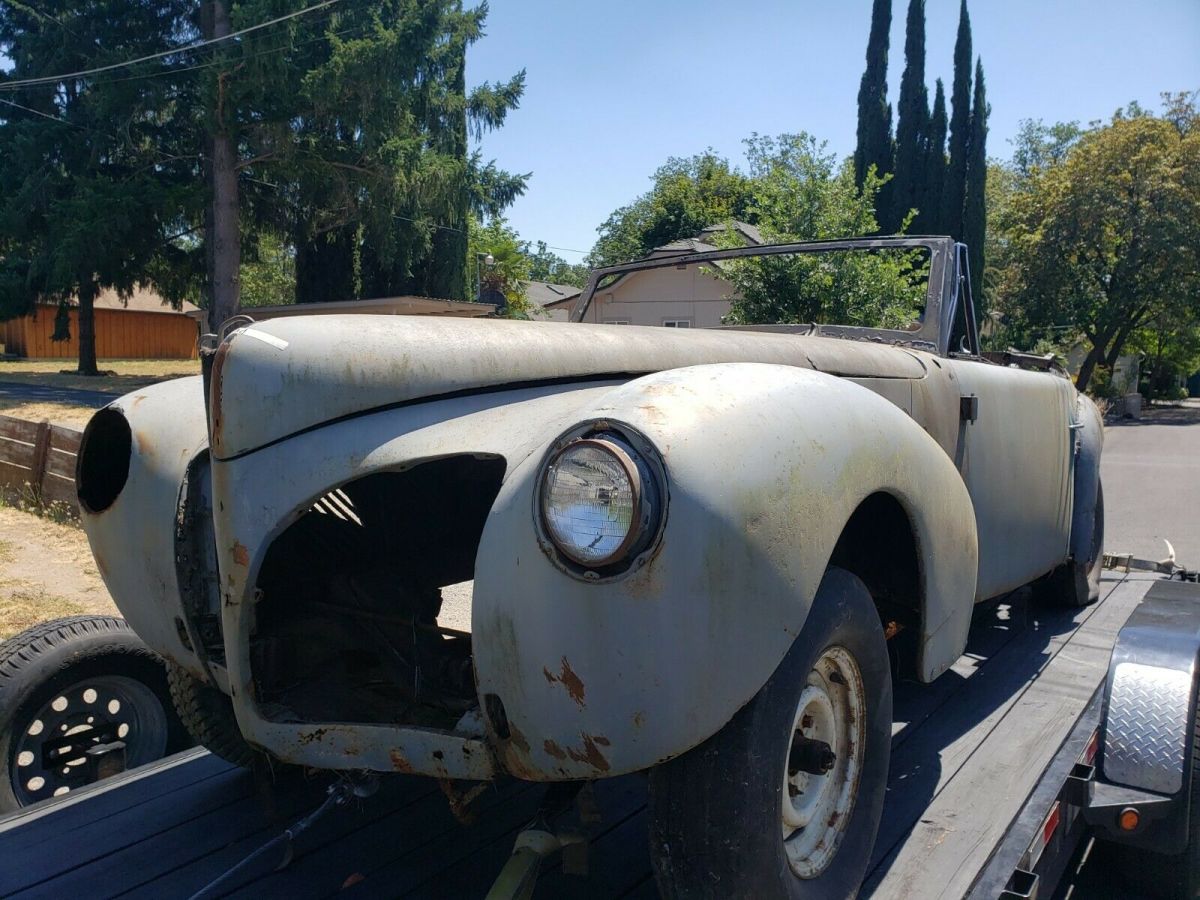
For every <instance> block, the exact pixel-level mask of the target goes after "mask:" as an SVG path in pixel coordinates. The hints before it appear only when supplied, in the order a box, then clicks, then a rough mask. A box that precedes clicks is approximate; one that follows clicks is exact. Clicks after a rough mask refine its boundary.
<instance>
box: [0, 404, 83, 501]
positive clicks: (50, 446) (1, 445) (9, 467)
mask: <svg viewBox="0 0 1200 900" xmlns="http://www.w3.org/2000/svg"><path fill="white" fill-rule="evenodd" d="M81 437H82V434H81V433H80V432H78V431H75V430H74V429H71V428H63V427H61V426H59V425H51V424H50V423H49V422H29V421H26V420H25V419H15V418H13V417H12V416H0V486H5V487H12V488H17V489H18V490H20V489H27V488H33V489H34V491H35V492H36V493H37V495H38V496H39V497H40V498H41V500H42V502H43V503H51V502H54V501H56V500H57V501H61V502H63V503H66V504H68V505H70V507H71V508H72V509H73V510H75V512H77V513H78V512H79V499H78V497H77V496H76V494H75V457H76V455H77V454H78V453H79V441H80V438H81Z"/></svg>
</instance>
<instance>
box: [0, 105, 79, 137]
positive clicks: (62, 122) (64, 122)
mask: <svg viewBox="0 0 1200 900" xmlns="http://www.w3.org/2000/svg"><path fill="white" fill-rule="evenodd" d="M0 103H7V104H8V105H9V106H15V107H16V108H17V109H21V110H24V111H25V112H27V113H33V114H34V115H35V116H41V117H42V118H43V119H49V120H50V121H51V122H58V123H59V124H60V125H69V126H70V127H72V128H79V129H82V130H83V131H91V129H90V128H84V127H83V126H82V125H76V124H75V123H74V122H68V121H67V120H66V119H64V118H62V117H61V116H52V115H50V113H44V112H42V111H41V110H40V109H30V108H29V107H28V106H22V105H21V104H20V103H13V102H12V101H11V100H5V99H4V98H3V97H0Z"/></svg>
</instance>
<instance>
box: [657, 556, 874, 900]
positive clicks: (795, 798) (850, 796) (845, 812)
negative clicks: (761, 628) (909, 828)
mask: <svg viewBox="0 0 1200 900" xmlns="http://www.w3.org/2000/svg"><path fill="white" fill-rule="evenodd" d="M835 673H836V674H835ZM856 697H857V699H855V698H856ZM826 710H828V712H826ZM847 713H849V715H848V714H847ZM806 723H807V724H806ZM891 724H892V679H891V672H890V667H889V660H888V650H887V645H886V642H885V641H884V637H883V629H882V628H881V627H880V624H879V615H878V613H877V611H876V609H875V604H874V602H873V601H872V599H871V595H870V593H869V592H868V591H867V589H866V587H865V585H863V583H862V582H861V581H860V580H859V579H858V578H856V577H855V576H853V575H851V574H850V573H848V572H845V571H843V570H841V569H836V568H830V569H829V570H827V571H826V573H825V577H824V579H822V581H821V586H820V588H819V589H818V591H817V596H816V598H815V599H814V600H813V604H812V609H811V610H810V611H809V614H808V619H807V621H806V622H805V624H804V628H803V629H802V630H801V632H800V635H799V636H798V637H797V638H796V640H795V642H794V643H793V644H792V647H791V649H790V650H789V651H788V653H787V655H786V656H785V657H784V658H783V661H782V662H781V663H780V664H779V667H778V668H777V669H776V670H775V672H774V674H772V676H771V678H770V679H769V680H768V681H767V683H766V684H765V685H763V687H762V688H761V689H760V690H759V692H758V693H757V694H756V695H755V696H754V697H753V698H752V699H751V700H750V702H749V703H747V704H746V706H744V707H743V708H742V709H741V710H739V711H738V713H737V714H736V715H735V716H734V717H733V719H732V720H730V722H729V723H728V724H727V725H726V726H725V727H724V728H722V729H721V731H719V732H718V733H717V734H715V735H714V736H713V737H711V738H709V739H708V740H707V741H705V742H704V743H703V744H701V745H700V746H698V747H696V748H694V749H692V750H690V751H689V752H687V753H685V754H684V755H683V756H681V757H679V758H677V759H674V760H671V761H670V762H667V763H664V764H663V765H660V766H658V767H656V768H654V769H652V770H651V771H650V803H649V813H650V852H651V856H652V858H653V860H654V867H655V874H656V878H657V882H658V888H659V891H660V892H661V894H662V895H663V896H664V897H689V898H690V897H721V898H801V897H803V898H805V900H810V898H845V897H850V896H853V895H854V894H855V893H856V892H857V890H858V888H859V885H860V884H861V882H862V879H863V876H864V875H865V873H866V869H867V864H868V862H869V859H870V855H871V850H872V848H873V847H874V843H875V833H876V831H877V830H878V828H879V820H880V815H881V813H882V809H883V798H884V791H885V788H886V787H887V773H888V760H889V757H890V753H891ZM810 735H811V736H812V737H810ZM817 739H820V740H821V741H822V742H824V743H825V744H826V745H827V747H828V748H829V749H830V750H832V751H834V753H833V756H834V761H831V760H829V759H828V758H826V760H825V762H824V763H816V764H813V763H804V764H803V765H805V766H807V768H798V767H797V762H796V760H797V759H798V758H800V756H799V755H798V753H797V752H796V751H797V750H800V751H804V752H806V753H807V752H808V751H810V750H814V749H815V748H816V747H817V746H819V745H817V744H816V743H814V742H815V741H816V740H817ZM816 752H817V753H820V752H821V751H820V750H816ZM803 758H805V759H811V757H808V756H805V757H803ZM825 766H832V768H828V769H827V770H826V773H825V774H821V773H820V772H819V771H818V769H821V768H824V767H825ZM785 785H786V788H785ZM798 822H804V823H805V824H803V825H801V826H797V825H796V823H798ZM814 829H815V830H814ZM828 848H831V849H828ZM801 872H804V873H805V874H803V875H802V874H801Z"/></svg>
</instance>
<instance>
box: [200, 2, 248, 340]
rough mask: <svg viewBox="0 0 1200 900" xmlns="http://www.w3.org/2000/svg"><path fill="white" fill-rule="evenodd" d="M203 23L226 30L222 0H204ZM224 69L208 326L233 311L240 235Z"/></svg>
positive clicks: (213, 164) (214, 167)
mask: <svg viewBox="0 0 1200 900" xmlns="http://www.w3.org/2000/svg"><path fill="white" fill-rule="evenodd" d="M206 6H207V9H206V10H204V15H203V16H202V21H203V24H204V25H206V26H209V27H210V28H211V32H212V33H211V34H210V35H207V36H208V37H216V38H219V37H224V36H225V35H227V34H229V33H230V25H229V10H228V9H227V8H226V5H225V0H207V3H206ZM226 77H227V73H224V72H222V73H220V74H219V75H218V76H217V79H218V88H217V109H216V110H215V114H214V116H213V122H214V128H213V133H212V135H211V138H210V149H211V158H210V160H209V177H210V179H211V182H210V185H209V190H210V194H211V199H210V201H209V202H210V216H209V217H206V218H207V221H208V224H209V225H210V229H209V232H208V234H207V236H206V237H207V240H208V242H209V244H210V246H211V248H212V250H211V252H210V253H209V254H208V282H209V292H210V296H211V298H212V307H211V308H210V309H209V313H208V322H209V326H210V327H211V328H212V329H214V330H216V329H218V328H220V327H221V323H222V322H224V321H225V320H226V319H228V318H230V317H231V316H235V315H237V312H238V308H239V301H240V289H241V283H240V280H239V270H240V268H241V235H240V229H239V223H238V183H237V151H236V149H235V148H234V142H233V136H232V134H231V133H230V128H229V126H228V124H227V116H226V111H225V108H224V97H225V79H226Z"/></svg>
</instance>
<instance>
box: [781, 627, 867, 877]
mask: <svg viewBox="0 0 1200 900" xmlns="http://www.w3.org/2000/svg"><path fill="white" fill-rule="evenodd" d="M865 706H866V691H865V689H864V687H863V680H862V673H861V672H859V669H858V665H857V664H856V663H855V662H854V657H853V656H851V655H850V653H849V651H847V650H845V649H844V648H842V647H830V648H828V649H827V650H825V652H824V653H822V654H821V657H820V658H819V659H818V660H817V662H816V665H814V666H813V668H812V671H811V672H809V674H808V682H807V684H806V686H805V688H804V690H803V691H801V693H800V702H799V703H798V704H797V706H796V715H795V718H794V720H793V722H792V733H791V749H790V752H789V754H788V762H787V765H786V767H785V769H784V773H783V793H782V800H783V803H782V810H781V819H782V828H783V844H784V849H785V850H786V851H787V857H788V864H789V865H790V866H791V867H792V871H793V872H795V873H796V874H797V875H799V876H800V877H801V878H815V877H816V876H818V875H820V874H821V872H823V871H824V870H825V867H826V866H827V865H829V862H830V860H832V859H833V857H834V856H835V855H836V854H837V850H838V845H839V844H840V843H841V839H842V835H843V834H844V833H845V830H846V824H847V823H848V822H849V821H850V813H851V812H852V811H853V809H854V798H855V795H856V794H857V791H858V780H859V775H860V773H861V772H862V761H863V744H864V740H863V738H864V724H865V722H866V716H865V715H864V709H865Z"/></svg>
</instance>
